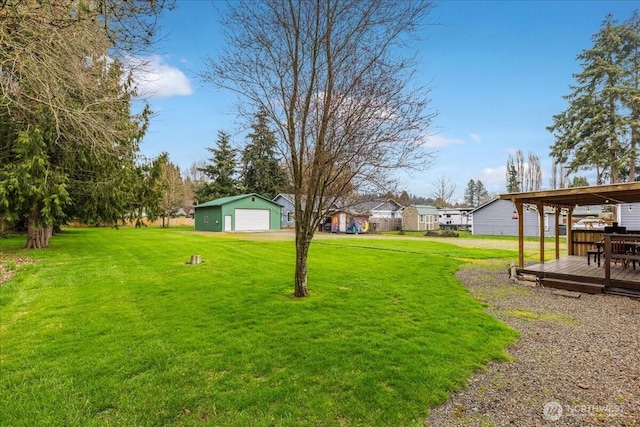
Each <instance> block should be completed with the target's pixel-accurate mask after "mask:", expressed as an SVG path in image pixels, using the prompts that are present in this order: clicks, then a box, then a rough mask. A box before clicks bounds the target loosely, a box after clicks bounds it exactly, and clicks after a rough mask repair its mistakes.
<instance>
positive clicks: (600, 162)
mask: <svg viewBox="0 0 640 427" xmlns="http://www.w3.org/2000/svg"><path fill="white" fill-rule="evenodd" d="M634 17H635V18H632V20H631V21H629V22H627V23H625V24H624V25H617V23H616V21H615V20H614V19H613V17H612V16H611V15H609V16H607V17H606V19H605V21H604V22H603V25H602V27H601V29H600V31H599V32H598V33H596V34H595V35H594V36H593V47H592V48H591V49H588V50H585V51H583V52H582V53H581V54H580V55H578V59H579V60H580V61H581V62H582V71H581V72H580V73H577V74H575V75H574V77H575V80H576V84H575V85H574V86H572V87H571V89H572V92H571V93H570V94H569V95H567V96H566V97H565V98H566V99H567V100H568V101H569V107H568V108H567V110H565V111H563V112H562V113H560V114H557V115H555V116H554V117H553V125H552V126H550V127H549V128H548V129H549V130H550V131H551V132H552V133H553V134H554V136H555V138H556V141H555V144H554V145H553V146H552V147H551V156H552V157H553V158H554V159H555V161H556V162H557V163H566V164H567V166H568V170H569V172H576V171H578V170H580V169H594V168H595V169H596V170H598V172H599V176H598V177H597V183H601V182H602V181H603V178H605V177H608V178H609V181H610V182H611V183H616V182H620V181H622V180H623V179H624V177H626V176H628V175H629V174H631V175H635V164H636V162H637V158H636V157H637V156H636V150H635V143H636V142H637V138H638V135H637V133H638V125H639V123H638V120H637V119H638V116H640V108H639V107H640V105H639V101H637V94H638V82H639V80H638V79H639V75H640V69H639V68H638V64H639V62H640V60H639V59H638V46H639V43H638V37H639V34H640V26H639V25H637V19H638V18H637V15H634ZM633 178H634V177H633V176H632V177H631V179H633Z"/></svg>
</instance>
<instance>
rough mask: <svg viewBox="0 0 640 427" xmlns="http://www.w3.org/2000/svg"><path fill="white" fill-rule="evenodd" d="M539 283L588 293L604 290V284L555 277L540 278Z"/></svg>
mask: <svg viewBox="0 0 640 427" xmlns="http://www.w3.org/2000/svg"><path fill="white" fill-rule="evenodd" d="M541 285H542V286H544V287H545V288H555V289H564V290H567V291H578V292H586V293H588V294H601V293H603V292H604V286H603V285H600V284H598V283H585V282H576V281H574V280H564V279H555V278H550V277H545V278H544V279H542V281H541Z"/></svg>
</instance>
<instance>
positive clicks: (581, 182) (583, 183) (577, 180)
mask: <svg viewBox="0 0 640 427" xmlns="http://www.w3.org/2000/svg"><path fill="white" fill-rule="evenodd" d="M588 186H589V181H587V178H585V177H584V176H574V177H573V179H572V180H571V182H570V183H569V187H588Z"/></svg>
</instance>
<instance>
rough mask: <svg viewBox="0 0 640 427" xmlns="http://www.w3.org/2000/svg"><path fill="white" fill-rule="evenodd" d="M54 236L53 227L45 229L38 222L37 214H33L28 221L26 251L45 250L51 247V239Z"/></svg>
mask: <svg viewBox="0 0 640 427" xmlns="http://www.w3.org/2000/svg"><path fill="white" fill-rule="evenodd" d="M52 235H53V225H50V226H47V227H45V226H44V225H42V223H41V222H40V221H39V220H38V217H37V214H35V213H31V214H30V215H29V218H28V219H27V243H25V245H24V247H25V249H44V248H47V247H49V239H50V238H51V236H52Z"/></svg>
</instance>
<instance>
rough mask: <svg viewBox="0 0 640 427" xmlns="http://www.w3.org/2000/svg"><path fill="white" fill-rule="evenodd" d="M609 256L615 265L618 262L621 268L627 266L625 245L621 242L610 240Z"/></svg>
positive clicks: (627, 258) (627, 259)
mask: <svg viewBox="0 0 640 427" xmlns="http://www.w3.org/2000/svg"><path fill="white" fill-rule="evenodd" d="M610 256H611V261H613V263H614V264H615V265H618V261H620V263H621V264H622V268H627V266H628V265H629V256H628V250H627V243H626V242H624V241H621V240H612V241H611V255H610Z"/></svg>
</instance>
